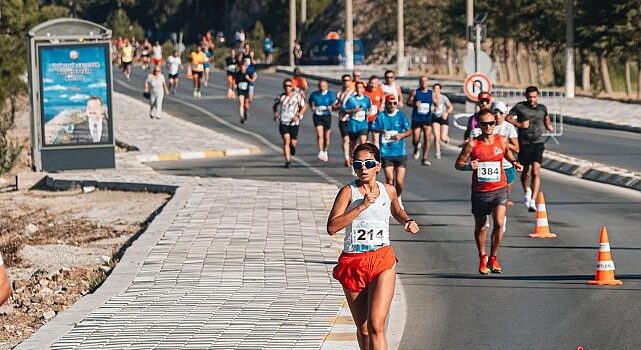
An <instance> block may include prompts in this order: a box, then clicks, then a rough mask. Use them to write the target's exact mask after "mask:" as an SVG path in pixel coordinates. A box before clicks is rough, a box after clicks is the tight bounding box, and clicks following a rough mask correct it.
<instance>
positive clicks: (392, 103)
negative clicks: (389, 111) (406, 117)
mask: <svg viewBox="0 0 641 350" xmlns="http://www.w3.org/2000/svg"><path fill="white" fill-rule="evenodd" d="M385 104H386V105H388V106H396V105H397V104H398V102H385Z"/></svg>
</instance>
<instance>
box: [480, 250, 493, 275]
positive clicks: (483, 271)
mask: <svg viewBox="0 0 641 350" xmlns="http://www.w3.org/2000/svg"><path fill="white" fill-rule="evenodd" d="M490 272H491V271H490V269H488V268H487V255H481V259H480V261H479V273H480V274H481V275H483V276H487V275H489V274H490Z"/></svg>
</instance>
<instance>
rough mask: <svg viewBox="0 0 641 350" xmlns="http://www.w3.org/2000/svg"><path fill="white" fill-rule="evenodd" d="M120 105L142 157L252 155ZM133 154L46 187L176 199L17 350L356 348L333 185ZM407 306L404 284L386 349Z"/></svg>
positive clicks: (120, 128)
mask: <svg viewBox="0 0 641 350" xmlns="http://www.w3.org/2000/svg"><path fill="white" fill-rule="evenodd" d="M114 96H115V99H117V100H118V101H117V102H116V103H115V108H114V109H115V114H116V117H115V119H116V138H117V139H118V140H120V141H121V142H126V143H128V144H129V145H130V146H135V147H136V148H138V149H140V150H141V151H139V152H140V154H146V155H149V154H153V153H151V152H163V151H164V150H167V149H169V150H171V151H174V152H176V151H184V152H195V151H198V150H202V149H211V148H212V147H214V148H215V147H218V146H221V147H222V146H227V145H233V146H234V147H237V148H242V147H244V148H245V149H251V147H252V146H251V145H248V144H245V143H241V142H238V141H235V140H233V139H230V138H228V139H224V137H222V135H220V134H219V133H216V132H214V131H210V130H207V129H204V128H201V127H199V126H196V125H192V124H191V123H188V122H183V121H181V120H178V119H177V118H173V117H171V116H166V117H165V118H163V119H162V120H146V118H144V117H140V116H141V115H143V116H145V115H146V113H147V111H146V106H145V105H144V103H142V102H139V101H136V100H135V99H131V98H128V97H127V96H123V95H120V94H115V95H114ZM125 113H126V115H125ZM150 123H155V124H154V125H153V126H152V127H151V128H152V130H154V134H155V135H163V134H167V135H171V136H170V137H166V138H165V137H147V136H144V135H140V134H139V133H137V132H136V130H149V128H148V127H149V124H150ZM128 124H129V126H128ZM176 125H178V126H176ZM156 133H158V134H156ZM196 134H198V135H199V136H198V137H194V136H193V135H196ZM196 139H197V140H196ZM186 140H190V143H187V142H186ZM198 140H200V141H198ZM220 140H223V141H222V142H221V143H217V142H219V141H220ZM191 141H195V142H191ZM174 143H178V144H174ZM171 147H176V148H175V149H171ZM130 153H131V152H127V153H120V154H118V156H117V168H116V169H100V170H94V171H86V170H83V171H67V172H61V173H56V174H51V175H50V176H49V177H48V178H47V180H46V181H47V185H48V186H49V187H51V188H56V189H66V188H70V187H76V186H87V185H93V186H96V187H98V188H101V189H116V190H147V191H158V192H168V193H172V194H173V196H172V199H171V200H170V201H169V202H168V203H167V204H166V205H165V206H164V208H163V209H162V211H161V212H160V214H158V215H157V216H156V217H155V218H154V219H153V221H152V222H151V224H150V225H149V227H148V228H147V229H146V230H145V232H144V233H142V234H141V235H140V236H139V237H138V238H137V239H136V240H135V241H134V242H133V244H132V245H131V246H130V247H129V248H128V249H127V251H126V252H125V254H124V256H123V257H122V259H121V260H120V261H119V262H118V264H117V265H116V267H115V268H114V269H113V270H112V271H111V273H110V274H109V276H108V278H107V279H106V280H105V282H104V283H103V284H102V285H101V286H100V287H99V288H98V289H97V290H96V291H95V292H94V293H92V294H89V295H86V296H84V297H83V298H81V299H80V300H79V301H78V302H77V303H75V304H74V305H73V306H72V307H71V308H70V309H68V310H66V311H64V312H62V313H60V314H58V315H56V317H55V318H54V319H53V320H51V321H49V322H47V323H46V324H45V325H44V326H43V327H41V328H40V329H39V330H38V331H37V332H36V333H34V334H33V335H32V336H31V337H30V338H29V339H27V340H25V341H24V342H23V343H21V344H20V345H18V346H17V347H16V349H38V350H40V349H48V348H50V349H321V350H339V349H345V350H347V349H357V348H358V344H357V342H356V335H355V330H356V328H355V326H354V325H353V320H352V318H351V316H350V315H349V311H348V308H347V305H346V302H345V297H344V295H343V291H342V288H341V286H340V284H339V283H338V282H337V281H335V280H334V279H333V278H332V277H331V272H332V268H333V267H334V265H335V264H336V261H337V259H338V255H339V253H340V251H341V248H342V245H341V244H340V242H341V241H342V238H343V237H342V235H340V234H339V235H337V236H336V237H330V236H328V235H327V233H326V228H325V225H326V220H327V215H328V212H329V209H330V208H331V205H332V203H333V200H334V197H335V195H336V193H337V191H338V188H337V187H336V186H335V185H330V184H327V183H292V182H266V181H252V180H235V179H220V178H207V179H201V178H196V177H181V176H165V175H159V174H157V173H156V172H154V171H153V169H151V168H149V167H146V166H145V165H143V164H142V163H140V160H141V159H145V158H140V157H129V155H130ZM156 154H163V153H156ZM405 307H406V306H405V299H404V295H403V289H402V286H401V285H400V283H397V291H396V295H395V299H394V301H393V303H392V311H391V313H390V321H389V322H390V326H389V327H388V338H389V340H390V348H391V349H397V348H398V345H399V343H400V340H401V337H402V331H403V329H404V323H405Z"/></svg>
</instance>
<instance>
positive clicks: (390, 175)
mask: <svg viewBox="0 0 641 350" xmlns="http://www.w3.org/2000/svg"><path fill="white" fill-rule="evenodd" d="M397 105H398V101H396V97H395V96H394V95H387V97H385V110H384V111H382V112H381V113H379V114H378V116H377V117H376V120H375V121H374V124H373V125H372V131H373V132H374V144H375V145H376V146H377V147H379V148H380V150H381V159H382V163H383V171H384V172H385V179H386V180H387V184H388V185H392V186H394V188H395V189H396V194H397V195H398V201H399V203H401V207H402V203H403V202H402V201H401V195H402V194H403V187H405V171H406V170H405V169H406V164H407V152H406V150H405V140H404V139H405V138H406V137H408V136H410V135H412V128H411V127H410V122H409V120H407V116H406V115H405V113H403V112H402V111H400V110H399V109H398V108H397Z"/></svg>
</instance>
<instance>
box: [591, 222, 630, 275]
mask: <svg viewBox="0 0 641 350" xmlns="http://www.w3.org/2000/svg"><path fill="white" fill-rule="evenodd" d="M588 284H589V285H596V286H620V285H622V284H623V282H621V281H620V280H617V279H615V277H614V261H612V254H610V241H609V240H608V230H607V229H606V228H605V226H603V227H601V233H600V234H599V253H598V254H597V258H596V272H595V274H594V280H592V281H589V282H588Z"/></svg>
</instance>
